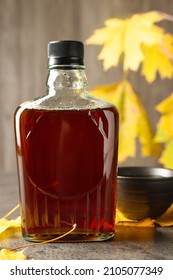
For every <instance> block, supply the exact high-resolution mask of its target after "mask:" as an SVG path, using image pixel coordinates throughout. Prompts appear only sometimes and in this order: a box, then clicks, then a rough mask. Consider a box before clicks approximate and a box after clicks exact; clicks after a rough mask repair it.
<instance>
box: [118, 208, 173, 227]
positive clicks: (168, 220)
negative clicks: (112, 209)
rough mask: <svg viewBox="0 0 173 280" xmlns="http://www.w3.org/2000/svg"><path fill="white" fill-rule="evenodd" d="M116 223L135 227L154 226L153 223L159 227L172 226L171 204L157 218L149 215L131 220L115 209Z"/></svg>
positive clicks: (172, 210) (172, 211)
mask: <svg viewBox="0 0 173 280" xmlns="http://www.w3.org/2000/svg"><path fill="white" fill-rule="evenodd" d="M115 221H116V224H117V225H121V226H133V227H134V226H135V227H154V225H155V224H157V225H160V226H161V227H168V226H173V204H172V205H171V206H170V207H169V208H168V209H167V210H166V211H165V213H164V214H163V215H161V216H160V217H159V218H157V219H151V218H150V217H148V218H146V219H142V220H131V219H128V218H126V217H125V216H124V214H123V213H122V212H121V211H120V210H119V209H116V220H115Z"/></svg>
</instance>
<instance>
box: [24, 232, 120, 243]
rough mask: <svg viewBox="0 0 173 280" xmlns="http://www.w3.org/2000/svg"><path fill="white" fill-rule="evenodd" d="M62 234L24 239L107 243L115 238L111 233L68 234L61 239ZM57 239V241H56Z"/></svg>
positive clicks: (32, 240) (31, 236)
mask: <svg viewBox="0 0 173 280" xmlns="http://www.w3.org/2000/svg"><path fill="white" fill-rule="evenodd" d="M61 235H62V234H50V235H48V234H39V233H36V234H23V238H24V239H25V240H27V241H30V242H44V241H49V240H51V239H55V240H54V241H51V242H54V243H55V242H93V241H106V240H109V239H112V238H113V237H114V232H111V233H92V234H80V233H75V234H68V235H66V236H64V237H63V238H59V239H58V237H61ZM56 238H57V240H56Z"/></svg>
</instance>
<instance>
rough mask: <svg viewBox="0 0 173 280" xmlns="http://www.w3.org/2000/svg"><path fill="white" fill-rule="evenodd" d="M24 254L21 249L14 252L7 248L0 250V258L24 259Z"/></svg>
mask: <svg viewBox="0 0 173 280" xmlns="http://www.w3.org/2000/svg"><path fill="white" fill-rule="evenodd" d="M26 259H27V258H26V256H25V255H24V254H23V250H22V251H18V252H14V251H11V250H9V249H2V250H0V260H26Z"/></svg>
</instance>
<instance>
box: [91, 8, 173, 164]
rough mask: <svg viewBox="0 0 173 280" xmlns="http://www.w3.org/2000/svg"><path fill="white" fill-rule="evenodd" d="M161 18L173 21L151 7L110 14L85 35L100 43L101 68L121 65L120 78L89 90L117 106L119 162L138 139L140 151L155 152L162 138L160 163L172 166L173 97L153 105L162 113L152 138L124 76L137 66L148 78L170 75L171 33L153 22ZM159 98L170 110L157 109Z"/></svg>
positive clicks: (172, 63)
mask: <svg viewBox="0 0 173 280" xmlns="http://www.w3.org/2000/svg"><path fill="white" fill-rule="evenodd" d="M163 20H169V21H173V17H172V16H170V15H168V14H164V13H161V12H158V11H151V12H147V13H141V14H133V15H132V16H130V17H128V18H125V19H119V18H111V19H108V20H106V21H105V26H104V27H103V28H101V29H97V30H95V32H94V34H93V35H92V36H91V37H90V38H89V39H88V40H87V43H88V44H94V45H101V46H102V49H101V52H100V54H99V56H98V59H100V60H103V66H104V69H105V70H108V69H109V68H111V67H117V66H119V65H120V64H121V65H122V68H123V77H124V78H122V81H120V82H118V83H113V84H110V85H102V86H97V87H95V88H94V89H93V90H92V94H93V95H95V96H97V97H101V98H103V99H106V100H108V101H110V102H112V103H114V104H115V105H116V107H117V108H118V109H119V113H120V141H119V161H120V162H123V161H124V160H125V159H126V158H127V157H129V156H135V154H136V138H138V139H139V141H140V143H141V152H142V155H143V156H149V155H152V156H153V155H154V156H156V157H159V155H160V153H161V145H159V144H160V143H164V144H165V147H164V148H163V149H164V150H163V152H162V154H161V157H160V162H161V163H162V164H163V165H164V166H166V167H169V168H173V157H172V158H171V156H170V152H171V151H172V152H173V129H172V128H173V117H172V116H173V114H171V106H172V105H173V104H172V103H171V102H172V97H170V100H169V98H168V99H167V100H166V101H163V102H162V103H161V104H160V105H159V106H158V107H157V110H158V111H159V112H160V113H161V118H160V121H159V123H158V125H157V131H156V135H155V137H154V133H153V131H152V128H151V125H150V121H149V119H148V117H147V113H146V112H145V109H144V106H143V105H142V103H141V101H140V99H139V97H138V96H137V94H136V93H135V90H134V89H133V86H132V84H131V83H130V81H128V73H129V71H135V72H137V71H138V70H139V71H140V73H141V75H143V76H144V77H145V79H146V81H147V82H148V83H152V82H153V81H155V80H156V78H157V74H159V75H160V78H161V79H165V78H169V79H170V78H172V77H173V35H172V34H170V33H168V32H166V30H165V29H164V28H162V27H160V26H158V25H157V23H158V22H161V21H163ZM164 102H167V103H166V104H167V105H166V107H167V106H168V107H169V108H170V112H169V113H167V112H165V110H162V109H163V106H164V104H165V103H164ZM172 108H173V107H172ZM171 122H172V127H171V128H170V126H171ZM168 134H169V136H170V137H169V139H168V137H167V136H168ZM166 135H167V136H166ZM162 147H163V146H162Z"/></svg>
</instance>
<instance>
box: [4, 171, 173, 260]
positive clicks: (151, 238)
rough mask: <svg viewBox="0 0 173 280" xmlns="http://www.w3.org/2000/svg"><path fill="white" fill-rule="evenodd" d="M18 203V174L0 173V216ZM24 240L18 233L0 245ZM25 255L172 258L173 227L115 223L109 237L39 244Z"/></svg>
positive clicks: (131, 258)
mask: <svg viewBox="0 0 173 280" xmlns="http://www.w3.org/2000/svg"><path fill="white" fill-rule="evenodd" d="M18 203H19V196H18V181H17V175H16V174H1V173H0V217H2V216H3V215H5V214H6V213H7V212H8V211H9V210H11V209H12V208H13V207H14V206H15V205H16V204H18ZM17 215H19V213H15V216H16V217H17ZM24 244H28V242H27V241H25V240H24V239H23V238H22V236H21V235H20V234H19V235H17V236H14V237H13V238H10V239H7V238H4V239H2V238H1V239H0V247H1V248H4V247H7V248H14V247H16V246H20V245H24ZM25 255H27V257H28V259H35V260H73V259H75V260H93V259H94V260H168V259H169V260H172V259H173V227H169V228H166V227H163V228H161V227H157V228H142V227H141V228H139V227H125V226H121V227H120V226H117V228H116V231H115V237H114V238H113V239H112V240H111V241H104V242H85V243H84V242H83V243H82V242H81V243H50V244H42V245H39V246H33V247H29V248H27V250H26V251H25Z"/></svg>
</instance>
